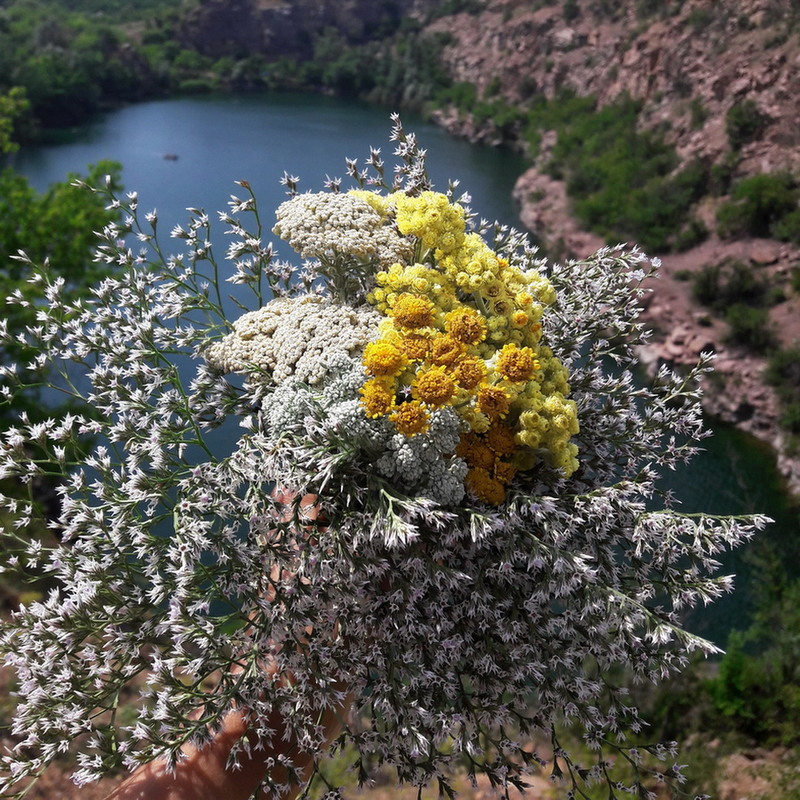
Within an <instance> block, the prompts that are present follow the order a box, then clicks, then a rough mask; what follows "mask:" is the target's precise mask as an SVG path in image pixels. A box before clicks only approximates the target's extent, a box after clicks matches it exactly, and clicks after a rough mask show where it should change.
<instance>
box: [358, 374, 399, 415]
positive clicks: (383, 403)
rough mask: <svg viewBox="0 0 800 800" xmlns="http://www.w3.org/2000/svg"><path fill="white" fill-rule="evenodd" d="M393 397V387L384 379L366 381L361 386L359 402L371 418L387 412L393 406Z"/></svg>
mask: <svg viewBox="0 0 800 800" xmlns="http://www.w3.org/2000/svg"><path fill="white" fill-rule="evenodd" d="M394 399H395V392H394V387H393V386H391V385H389V384H387V383H385V382H384V381H381V380H371V381H367V382H366V383H365V384H364V385H363V386H362V387H361V402H362V404H363V406H364V411H365V413H366V415H367V416H368V417H370V418H371V419H375V418H376V417H382V416H383V415H384V414H388V413H389V411H391V410H392V407H393V406H394Z"/></svg>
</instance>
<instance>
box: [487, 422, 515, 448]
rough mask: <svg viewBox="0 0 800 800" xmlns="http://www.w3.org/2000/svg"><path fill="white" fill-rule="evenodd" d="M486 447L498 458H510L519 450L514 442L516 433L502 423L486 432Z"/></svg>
mask: <svg viewBox="0 0 800 800" xmlns="http://www.w3.org/2000/svg"><path fill="white" fill-rule="evenodd" d="M485 441H486V445H487V447H489V448H490V449H491V450H492V451H493V452H495V453H497V455H498V456H510V455H511V454H512V453H513V452H514V450H516V449H517V444H516V441H515V440H514V431H512V430H511V428H509V427H508V426H506V425H502V424H500V423H498V424H495V425H492V427H491V428H489V430H488V431H486V438H485Z"/></svg>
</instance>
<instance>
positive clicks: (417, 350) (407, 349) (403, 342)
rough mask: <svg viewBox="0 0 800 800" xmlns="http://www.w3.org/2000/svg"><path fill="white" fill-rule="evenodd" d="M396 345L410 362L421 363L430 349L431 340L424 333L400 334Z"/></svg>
mask: <svg viewBox="0 0 800 800" xmlns="http://www.w3.org/2000/svg"><path fill="white" fill-rule="evenodd" d="M396 344H397V346H398V347H399V348H400V349H401V350H402V351H403V352H404V353H405V354H406V355H407V356H408V357H409V358H410V359H411V360H412V361H423V360H424V359H426V358H427V357H428V353H429V352H430V349H431V339H430V337H429V336H426V335H425V334H424V333H403V334H400V335H399V336H398V337H397V341H396Z"/></svg>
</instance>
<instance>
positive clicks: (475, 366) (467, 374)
mask: <svg viewBox="0 0 800 800" xmlns="http://www.w3.org/2000/svg"><path fill="white" fill-rule="evenodd" d="M453 377H454V378H455V379H456V382H457V383H458V385H459V386H460V387H461V388H462V389H474V388H475V387H476V386H477V385H478V384H479V383H480V382H481V381H482V380H483V379H484V378H485V377H486V364H485V363H484V361H483V359H481V358H475V357H474V356H466V357H465V358H462V359H461V361H459V362H458V364H456V366H455V368H454V369H453Z"/></svg>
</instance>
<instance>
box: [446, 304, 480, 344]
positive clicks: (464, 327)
mask: <svg viewBox="0 0 800 800" xmlns="http://www.w3.org/2000/svg"><path fill="white" fill-rule="evenodd" d="M444 327H445V330H446V331H447V332H448V333H449V334H450V335H451V336H452V337H453V338H454V339H457V340H458V341H459V342H463V343H464V344H478V342H482V341H483V340H484V339H485V338H486V321H485V320H484V318H483V317H482V316H481V315H480V314H479V313H478V312H477V311H476V310H475V309H473V308H469V307H467V306H462V307H461V308H456V309H455V310H454V311H451V312H450V313H449V314H448V315H447V317H446V318H445V323H444Z"/></svg>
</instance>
